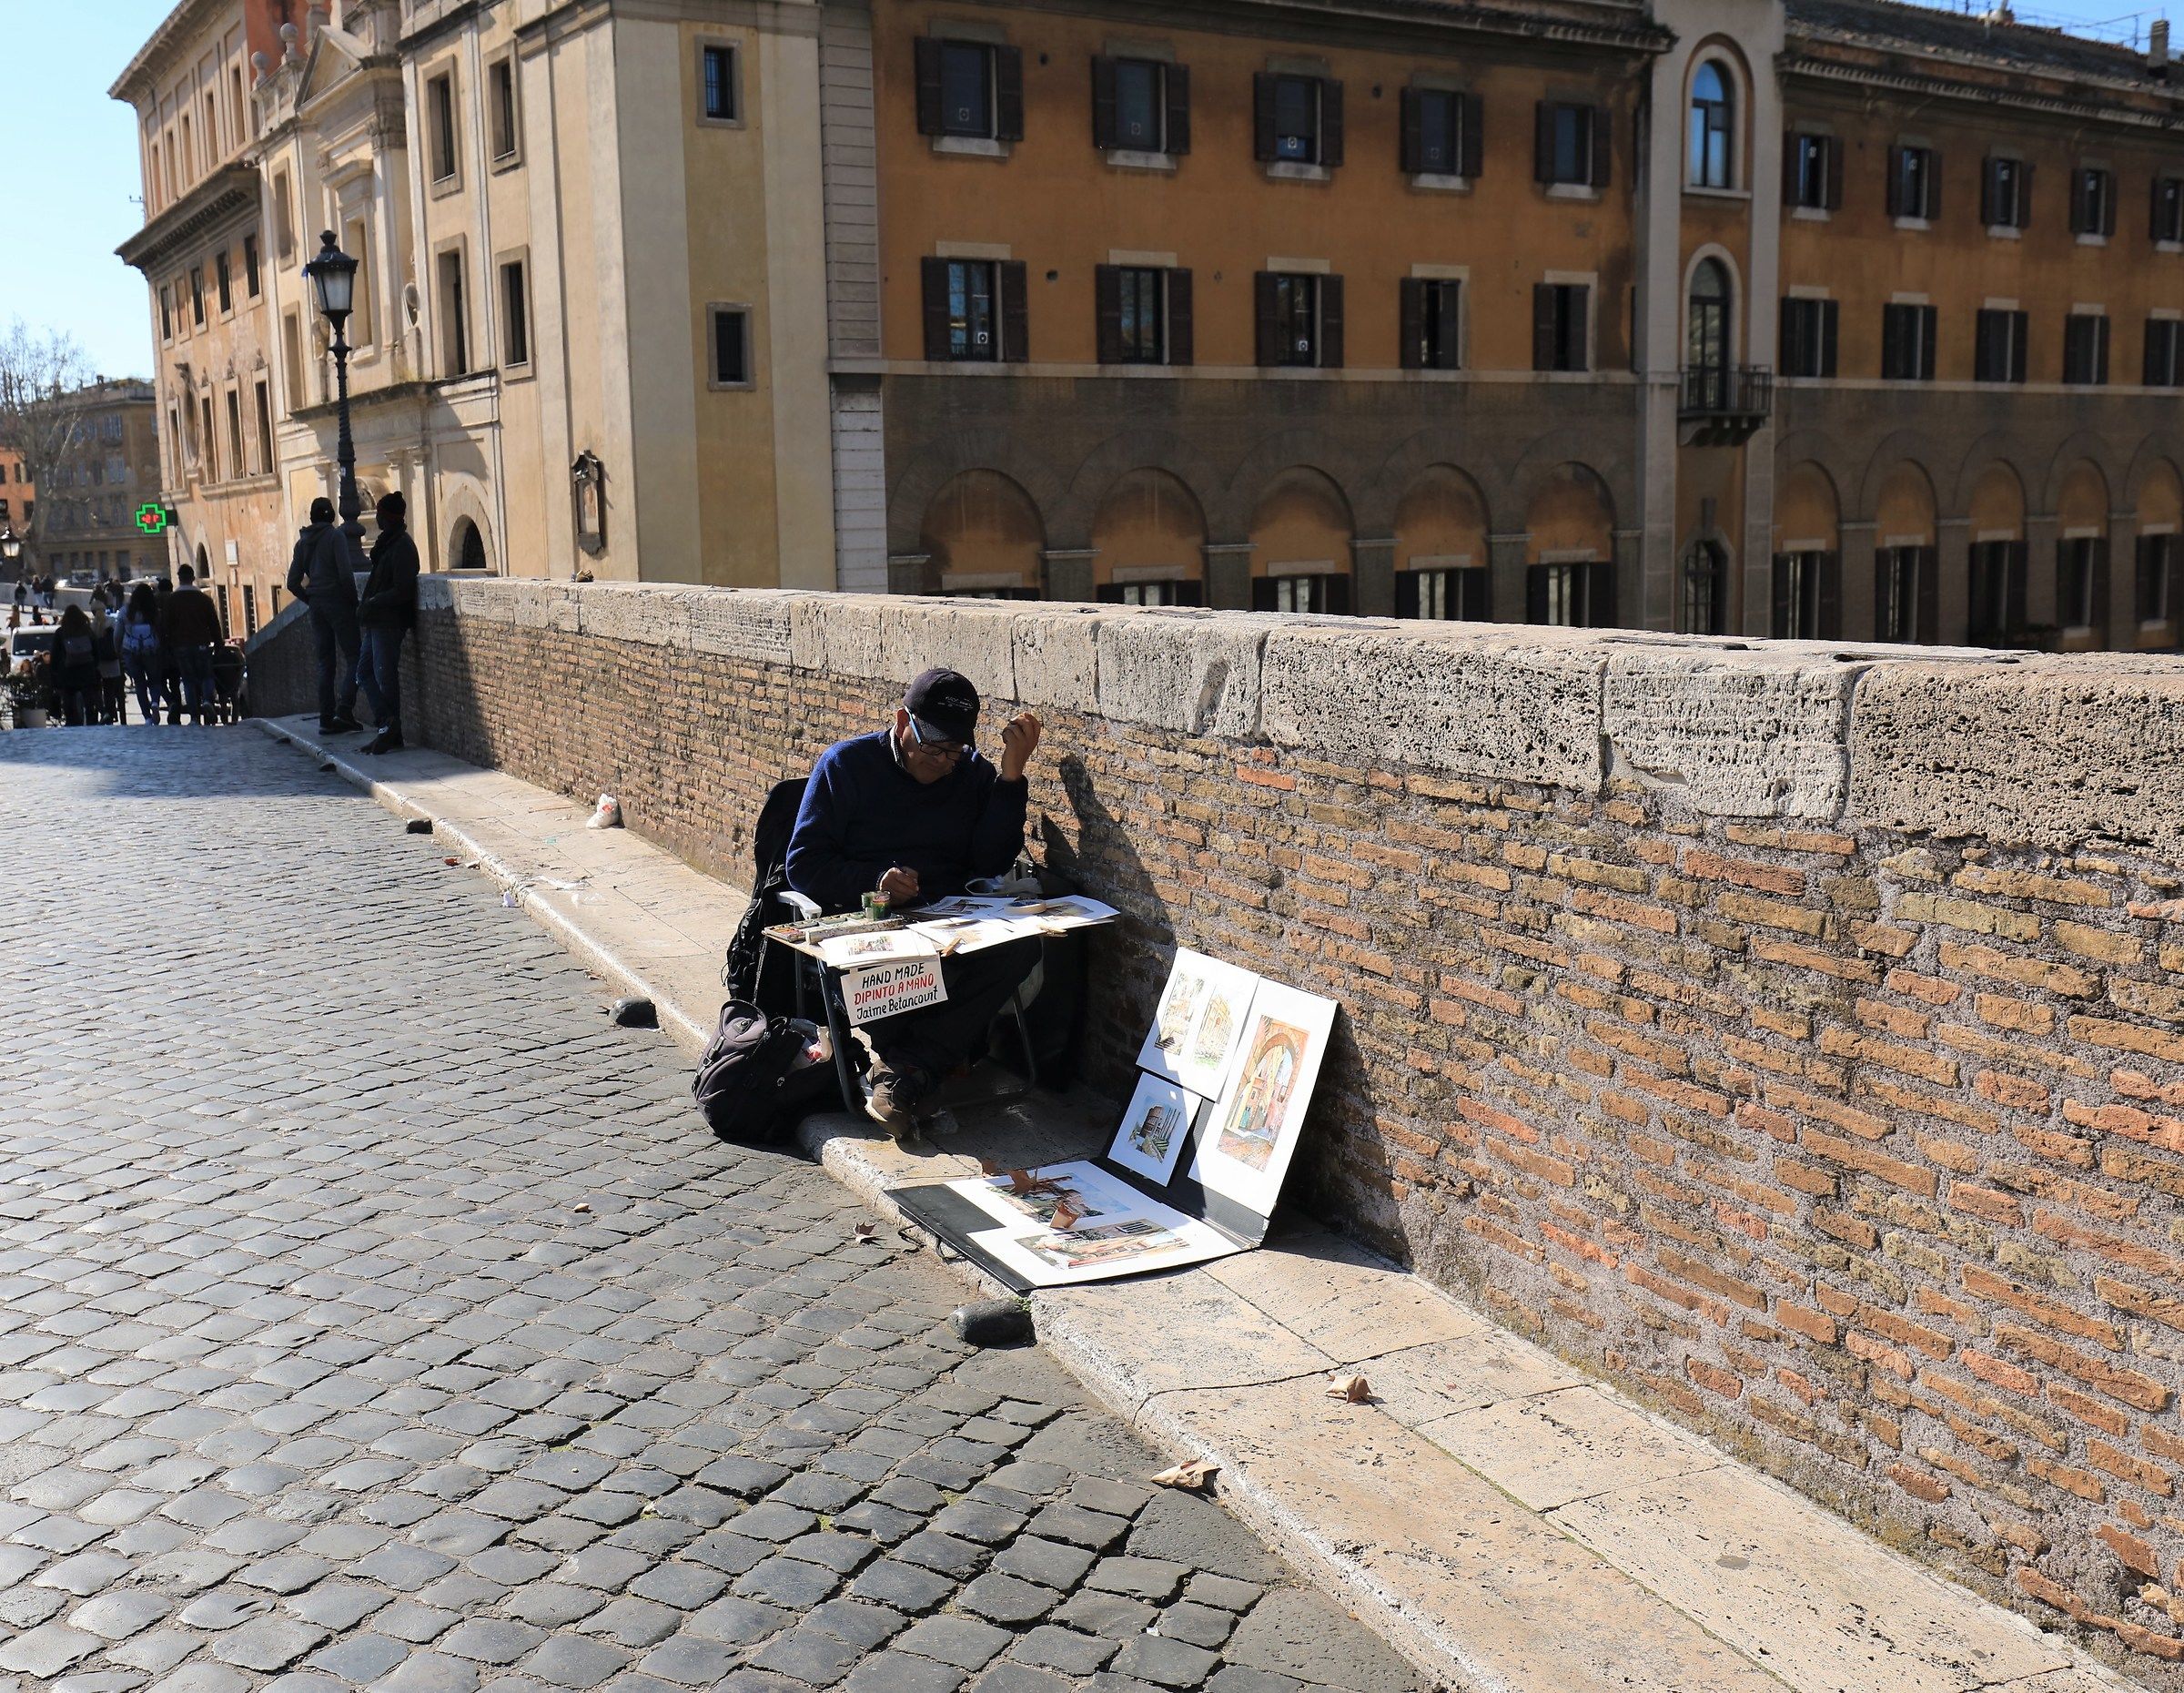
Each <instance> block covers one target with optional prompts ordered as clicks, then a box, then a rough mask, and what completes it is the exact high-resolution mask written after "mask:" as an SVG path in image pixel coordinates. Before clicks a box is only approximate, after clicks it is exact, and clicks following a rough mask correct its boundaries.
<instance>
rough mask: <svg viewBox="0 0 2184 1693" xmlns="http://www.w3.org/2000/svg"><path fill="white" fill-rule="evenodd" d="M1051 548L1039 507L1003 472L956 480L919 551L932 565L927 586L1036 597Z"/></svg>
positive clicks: (935, 505)
mask: <svg viewBox="0 0 2184 1693" xmlns="http://www.w3.org/2000/svg"><path fill="white" fill-rule="evenodd" d="M918 550H919V551H920V552H922V553H925V554H926V556H927V559H928V561H929V562H928V563H927V565H926V581H927V583H929V584H931V585H932V586H935V587H937V588H938V589H939V590H940V592H941V593H962V594H973V595H980V596H984V597H987V598H1008V599H1019V598H1023V599H1028V598H1036V596H1037V594H1038V592H1039V577H1040V563H1041V559H1042V555H1043V554H1044V553H1045V552H1046V525H1045V524H1044V523H1043V522H1041V521H1040V519H1039V511H1038V507H1037V506H1036V505H1034V504H1033V503H1032V500H1031V496H1030V495H1029V494H1027V493H1026V492H1024V490H1023V488H1022V487H1021V486H1019V485H1018V484H1017V483H1016V482H1013V481H1012V480H1010V479H1009V478H1008V477H1006V476H1004V475H1002V474H1001V472H1000V471H986V470H977V471H963V472H962V473H961V474H960V475H957V476H954V477H951V478H950V479H949V480H948V481H947V482H945V483H943V484H942V485H941V487H940V489H939V491H938V492H935V494H934V496H933V499H932V501H931V502H930V503H929V504H927V506H926V507H925V522H923V523H922V524H921V525H920V526H919V530H918Z"/></svg>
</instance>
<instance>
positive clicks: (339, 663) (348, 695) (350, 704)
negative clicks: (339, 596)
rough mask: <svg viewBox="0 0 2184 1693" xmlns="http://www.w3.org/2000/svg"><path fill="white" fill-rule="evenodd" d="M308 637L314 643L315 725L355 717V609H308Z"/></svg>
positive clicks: (330, 607) (336, 607)
mask: <svg viewBox="0 0 2184 1693" xmlns="http://www.w3.org/2000/svg"><path fill="white" fill-rule="evenodd" d="M311 634H312V635H313V636H315V637H316V638H317V640H318V643H319V726H320V727H322V728H323V727H324V726H325V725H328V724H329V723H332V722H333V721H334V720H335V719H336V718H337V717H353V716H355V715H357V608H356V607H355V606H353V605H335V606H329V608H327V609H326V610H325V611H320V610H319V608H318V607H317V606H316V605H314V606H312V607H311Z"/></svg>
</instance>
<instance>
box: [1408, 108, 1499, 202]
mask: <svg viewBox="0 0 2184 1693" xmlns="http://www.w3.org/2000/svg"><path fill="white" fill-rule="evenodd" d="M1482 150H1483V149H1482V147H1481V140H1480V129H1479V102H1478V101H1477V99H1475V98H1474V97H1473V96H1471V95H1468V94H1463V93H1460V92H1459V91H1457V90H1456V89H1453V88H1405V89H1404V90H1403V91H1402V157H1401V165H1402V169H1403V174H1404V175H1405V176H1410V177H1462V178H1464V179H1466V180H1469V179H1471V178H1473V177H1477V176H1478V175H1479V173H1480V167H1481V164H1482V163H1483V160H1482V158H1481V152H1482Z"/></svg>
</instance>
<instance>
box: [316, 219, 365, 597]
mask: <svg viewBox="0 0 2184 1693" xmlns="http://www.w3.org/2000/svg"><path fill="white" fill-rule="evenodd" d="M303 274H304V275H305V276H307V277H308V278H310V279H311V287H312V288H313V289H315V290H317V293H318V296H319V311H320V313H321V314H322V315H323V316H324V317H325V319H326V320H327V322H328V323H329V324H330V325H331V326H332V328H333V331H334V343H333V349H332V351H333V355H334V396H335V398H334V410H335V415H336V417H337V418H338V420H339V428H340V442H339V446H338V447H337V448H336V449H335V454H334V457H335V461H336V462H337V463H339V466H340V469H341V486H340V490H339V493H338V495H337V497H336V500H335V504H336V506H337V507H338V508H339V511H340V513H341V532H342V533H343V534H344V535H346V536H348V537H349V564H350V567H351V568H352V569H360V568H362V565H363V561H364V525H363V523H362V522H359V518H360V516H361V514H362V512H363V502H361V501H360V500H359V499H358V498H357V444H356V441H354V440H353V439H352V438H351V436H350V434H349V340H348V338H347V337H346V336H345V335H344V334H343V333H342V331H343V329H345V328H346V327H347V325H348V323H349V309H350V307H351V306H352V305H353V304H354V303H355V301H356V289H357V261H356V260H355V259H351V258H350V257H349V255H348V254H347V253H345V252H343V251H342V250H341V249H340V248H339V247H338V246H336V245H335V243H334V232H333V231H332V230H331V229H328V230H326V231H324V232H323V233H322V234H321V235H320V236H319V251H318V253H317V254H316V255H315V256H314V257H313V258H312V259H311V261H310V263H308V264H307V265H306V266H304V268H303Z"/></svg>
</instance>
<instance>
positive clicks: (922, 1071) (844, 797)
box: [788, 669, 1039, 1139]
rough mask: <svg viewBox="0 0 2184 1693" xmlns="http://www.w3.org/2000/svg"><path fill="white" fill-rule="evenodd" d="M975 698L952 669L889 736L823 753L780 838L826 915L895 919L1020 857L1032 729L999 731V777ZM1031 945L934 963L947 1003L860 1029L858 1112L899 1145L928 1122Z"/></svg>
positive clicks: (802, 887)
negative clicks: (865, 912) (863, 913)
mask: <svg viewBox="0 0 2184 1693" xmlns="http://www.w3.org/2000/svg"><path fill="white" fill-rule="evenodd" d="M977 728H978V691H977V689H976V688H974V687H973V686H972V685H971V684H970V683H969V682H968V681H966V679H965V678H964V677H963V676H961V675H959V674H956V673H955V671H953V670H938V669H935V670H928V671H926V672H925V674H922V675H921V676H919V677H918V678H917V680H916V681H915V682H913V683H912V684H910V688H909V691H908V693H906V694H905V695H904V696H903V703H902V705H899V706H897V707H896V708H895V721H894V722H893V723H892V724H891V725H889V726H888V727H886V728H885V729H879V730H875V732H874V733H872V734H870V735H858V736H856V737H854V739H851V740H847V741H841V742H837V743H836V744H835V745H833V746H830V747H828V748H827V749H826V751H825V752H824V753H823V754H821V755H820V757H819V762H818V764H817V765H814V767H813V770H812V775H811V780H810V781H809V783H808V784H807V785H806V786H805V787H804V805H803V806H802V808H801V809H800V810H799V811H798V812H797V814H796V828H795V833H794V835H793V836H791V837H790V840H789V857H788V872H789V886H790V887H794V889H795V890H796V891H797V892H798V893H800V894H802V895H804V897H806V898H809V899H814V900H816V901H817V902H818V903H819V905H820V907H821V908H822V909H824V910H825V911H829V912H834V911H854V910H855V909H856V908H857V907H858V905H859V904H860V902H861V901H862V900H863V899H864V896H865V895H867V894H870V893H875V892H876V893H877V894H879V895H880V896H881V897H883V898H885V900H886V902H887V904H888V906H889V907H891V908H892V909H895V910H904V909H906V908H909V907H916V906H920V905H923V904H925V902H926V901H928V900H933V899H942V898H945V897H948V896H950V895H952V894H960V893H962V892H963V891H964V887H965V884H966V883H968V882H970V881H972V880H974V879H976V878H980V877H996V876H1002V875H1006V873H1007V871H1008V867H1009V866H1010V865H1011V864H1013V863H1014V862H1015V860H1016V855H1017V854H1018V853H1019V852H1021V851H1022V850H1023V847H1024V807H1025V801H1026V796H1027V794H1028V792H1029V789H1028V786H1027V785H1026V782H1025V779H1024V767H1025V765H1026V764H1028V763H1029V762H1030V760H1031V755H1032V754H1033V753H1034V752H1035V751H1036V750H1037V748H1038V745H1039V720H1038V719H1037V718H1036V717H1035V716H1033V715H1031V713H1029V712H1019V713H1018V714H1017V715H1016V716H1014V717H1012V718H1010V719H1009V721H1008V722H1007V724H1006V725H1004V727H1003V728H1002V731H1001V761H1000V767H999V768H998V769H996V767H995V766H994V765H993V764H992V763H991V762H989V761H988V760H987V759H986V757H985V756H984V755H982V754H980V753H979V751H978V750H977V746H976V735H977ZM1038 958H1039V943H1038V941H1037V940H1036V939H1028V940H1013V941H1009V942H1007V943H1006V944H1005V945H1002V946H998V947H987V948H981V949H980V950H978V951H976V952H973V953H968V954H966V955H963V956H960V957H950V958H945V959H944V960H943V962H942V980H943V981H944V982H945V986H946V988H947V998H946V999H945V1000H944V1001H942V1002H941V1003H939V1004H937V1005H931V1006H925V1007H924V1008H922V1009H918V1010H915V1011H904V1012H899V1013H897V1014H896V1015H895V1016H894V1017H889V1018H883V1019H879V1020H878V1021H876V1022H874V1023H871V1024H868V1025H867V1026H866V1028H865V1030H864V1033H865V1035H866V1038H867V1039H869V1040H870V1042H871V1046H872V1049H873V1053H874V1059H875V1061H874V1063H873V1066H872V1068H871V1069H870V1070H868V1071H867V1072H866V1074H865V1077H864V1096H865V1099H864V1110H865V1114H866V1115H867V1116H869V1117H870V1118H871V1119H872V1120H874V1121H875V1122H876V1123H879V1124H881V1125H883V1126H884V1127H885V1129H886V1130H888V1131H889V1132H890V1133H891V1134H894V1135H895V1136H896V1137H897V1138H898V1139H899V1138H901V1137H903V1136H905V1135H906V1134H909V1133H911V1132H913V1131H914V1130H915V1127H916V1124H917V1120H918V1119H919V1118H920V1117H921V1116H924V1115H925V1114H926V1111H925V1110H924V1109H921V1108H923V1107H925V1106H927V1105H929V1103H930V1101H931V1100H932V1098H933V1095H934V1092H935V1089H936V1088H937V1087H938V1085H939V1083H940V1080H941V1079H942V1078H944V1077H945V1076H947V1075H948V1074H949V1073H950V1072H952V1071H953V1070H955V1069H956V1068H957V1067H958V1066H961V1065H964V1064H966V1063H969V1062H971V1061H972V1060H973V1059H976V1058H977V1057H979V1056H980V1055H981V1053H982V1051H983V1048H984V1043H985V1040H986V1029H988V1027H989V1026H990V1025H991V1024H992V1022H993V1020H994V1019H995V1017H996V1015H998V1014H999V1012H1000V1010H1001V1008H1002V1007H1003V1006H1004V1005H1006V1003H1007V1002H1008V997H1009V996H1010V995H1011V994H1013V993H1014V992H1015V991H1016V988H1017V986H1018V985H1019V984H1020V983H1021V982H1022V981H1023V980H1024V978H1026V976H1028V975H1030V974H1031V970H1032V967H1033V966H1034V965H1036V963H1037V962H1038Z"/></svg>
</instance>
